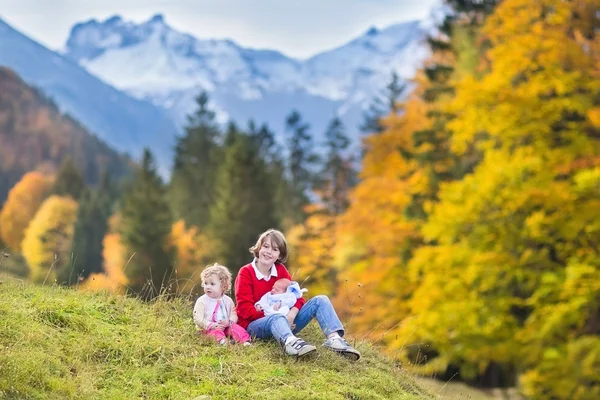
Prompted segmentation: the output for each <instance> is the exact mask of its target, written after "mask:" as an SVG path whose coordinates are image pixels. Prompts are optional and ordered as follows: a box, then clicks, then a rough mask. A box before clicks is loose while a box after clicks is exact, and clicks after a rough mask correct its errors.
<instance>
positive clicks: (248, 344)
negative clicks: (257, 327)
mask: <svg viewBox="0 0 600 400" xmlns="http://www.w3.org/2000/svg"><path fill="white" fill-rule="evenodd" d="M251 344H252V343H250V341H247V342H244V343H243V345H244V346H250V345H251Z"/></svg>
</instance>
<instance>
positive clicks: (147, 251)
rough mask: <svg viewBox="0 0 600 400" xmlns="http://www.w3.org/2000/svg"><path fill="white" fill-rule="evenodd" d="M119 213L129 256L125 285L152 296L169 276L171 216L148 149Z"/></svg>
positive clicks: (171, 257) (121, 230)
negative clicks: (127, 284)
mask: <svg viewBox="0 0 600 400" xmlns="http://www.w3.org/2000/svg"><path fill="white" fill-rule="evenodd" d="M120 213H121V216H122V221H121V224H120V231H119V233H120V235H121V240H122V243H123V245H124V246H125V249H126V251H127V253H128V254H131V255H132V257H131V260H130V261H129V264H128V266H127V270H126V274H127V279H128V282H129V288H130V289H131V290H133V291H134V292H135V293H137V294H138V295H139V296H140V297H141V298H143V299H151V298H154V297H155V296H157V295H159V294H160V293H162V291H164V290H165V289H166V288H167V286H168V284H169V280H170V279H171V278H172V276H171V272H172V267H173V251H172V249H171V248H170V246H169V235H170V233H171V224H172V215H171V211H170V208H169V205H168V203H167V199H166V189H165V186H164V184H163V182H162V179H161V178H160V176H159V175H158V173H157V171H156V165H155V161H154V157H153V155H152V153H151V152H150V150H148V149H146V150H144V154H143V156H142V161H141V165H140V166H139V167H138V169H137V171H136V173H135V176H134V178H133V182H132V183H131V186H130V188H129V189H128V190H127V191H126V193H125V195H124V198H123V204H122V207H121V210H120Z"/></svg>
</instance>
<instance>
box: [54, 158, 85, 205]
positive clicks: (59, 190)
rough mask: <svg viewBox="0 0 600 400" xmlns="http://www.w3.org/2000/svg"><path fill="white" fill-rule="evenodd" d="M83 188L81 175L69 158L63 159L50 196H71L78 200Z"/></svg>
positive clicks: (83, 183)
mask: <svg viewBox="0 0 600 400" xmlns="http://www.w3.org/2000/svg"><path fill="white" fill-rule="evenodd" d="M84 188H85V182H84V180H83V174H82V172H81V169H79V168H78V167H77V166H76V165H75V163H74V162H73V159H72V158H71V157H67V158H65V160H64V161H63V163H62V164H61V166H60V169H59V171H58V174H57V177H56V181H55V182H54V187H53V188H52V194H55V195H57V196H71V197H72V198H73V199H74V200H79V197H80V196H81V195H82V193H83V190H84Z"/></svg>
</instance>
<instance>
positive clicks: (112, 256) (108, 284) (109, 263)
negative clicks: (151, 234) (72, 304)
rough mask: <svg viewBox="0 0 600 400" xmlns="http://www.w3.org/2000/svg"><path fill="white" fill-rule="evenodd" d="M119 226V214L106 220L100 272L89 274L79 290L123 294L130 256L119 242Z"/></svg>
mask: <svg viewBox="0 0 600 400" xmlns="http://www.w3.org/2000/svg"><path fill="white" fill-rule="evenodd" d="M120 225H121V215H120V214H118V213H117V214H114V215H112V216H111V217H110V218H109V219H108V231H107V233H106V235H105V236H104V238H103V240H102V260H103V264H102V272H95V273H92V274H90V275H89V276H88V278H87V279H85V280H84V281H83V282H82V283H81V284H80V286H79V288H80V289H81V290H87V291H100V290H106V291H109V292H113V293H119V294H123V293H125V289H126V288H127V287H128V283H129V280H128V279H127V275H125V268H126V267H127V261H128V260H129V257H130V256H129V255H128V254H127V249H126V247H125V246H124V245H123V243H122V240H121V234H120V233H119V231H120Z"/></svg>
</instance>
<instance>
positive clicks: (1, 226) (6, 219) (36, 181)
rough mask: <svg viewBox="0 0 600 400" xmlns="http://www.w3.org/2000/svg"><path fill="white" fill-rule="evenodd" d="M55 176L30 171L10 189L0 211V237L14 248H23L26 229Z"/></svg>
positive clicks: (17, 249)
mask: <svg viewBox="0 0 600 400" xmlns="http://www.w3.org/2000/svg"><path fill="white" fill-rule="evenodd" d="M52 181H53V178H50V177H48V176H46V175H43V174H41V173H40V172H35V171H34V172H29V173H27V174H25V175H24V176H23V178H21V180H20V181H19V182H18V183H17V184H16V185H15V186H14V187H13V188H12V189H11V190H10V192H9V194H8V199H7V200H6V203H4V207H3V208H2V211H1V212H0V237H2V240H3V241H4V243H6V244H7V245H8V246H10V247H11V248H12V249H13V250H15V251H19V250H20V249H21V242H22V241H23V237H24V235H25V229H27V226H28V225H29V222H30V221H31V220H32V219H33V217H34V216H35V213H36V212H37V210H38V208H39V207H40V205H41V204H42V202H43V201H44V199H45V198H46V196H47V194H48V191H49V190H50V187H51V185H52Z"/></svg>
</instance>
